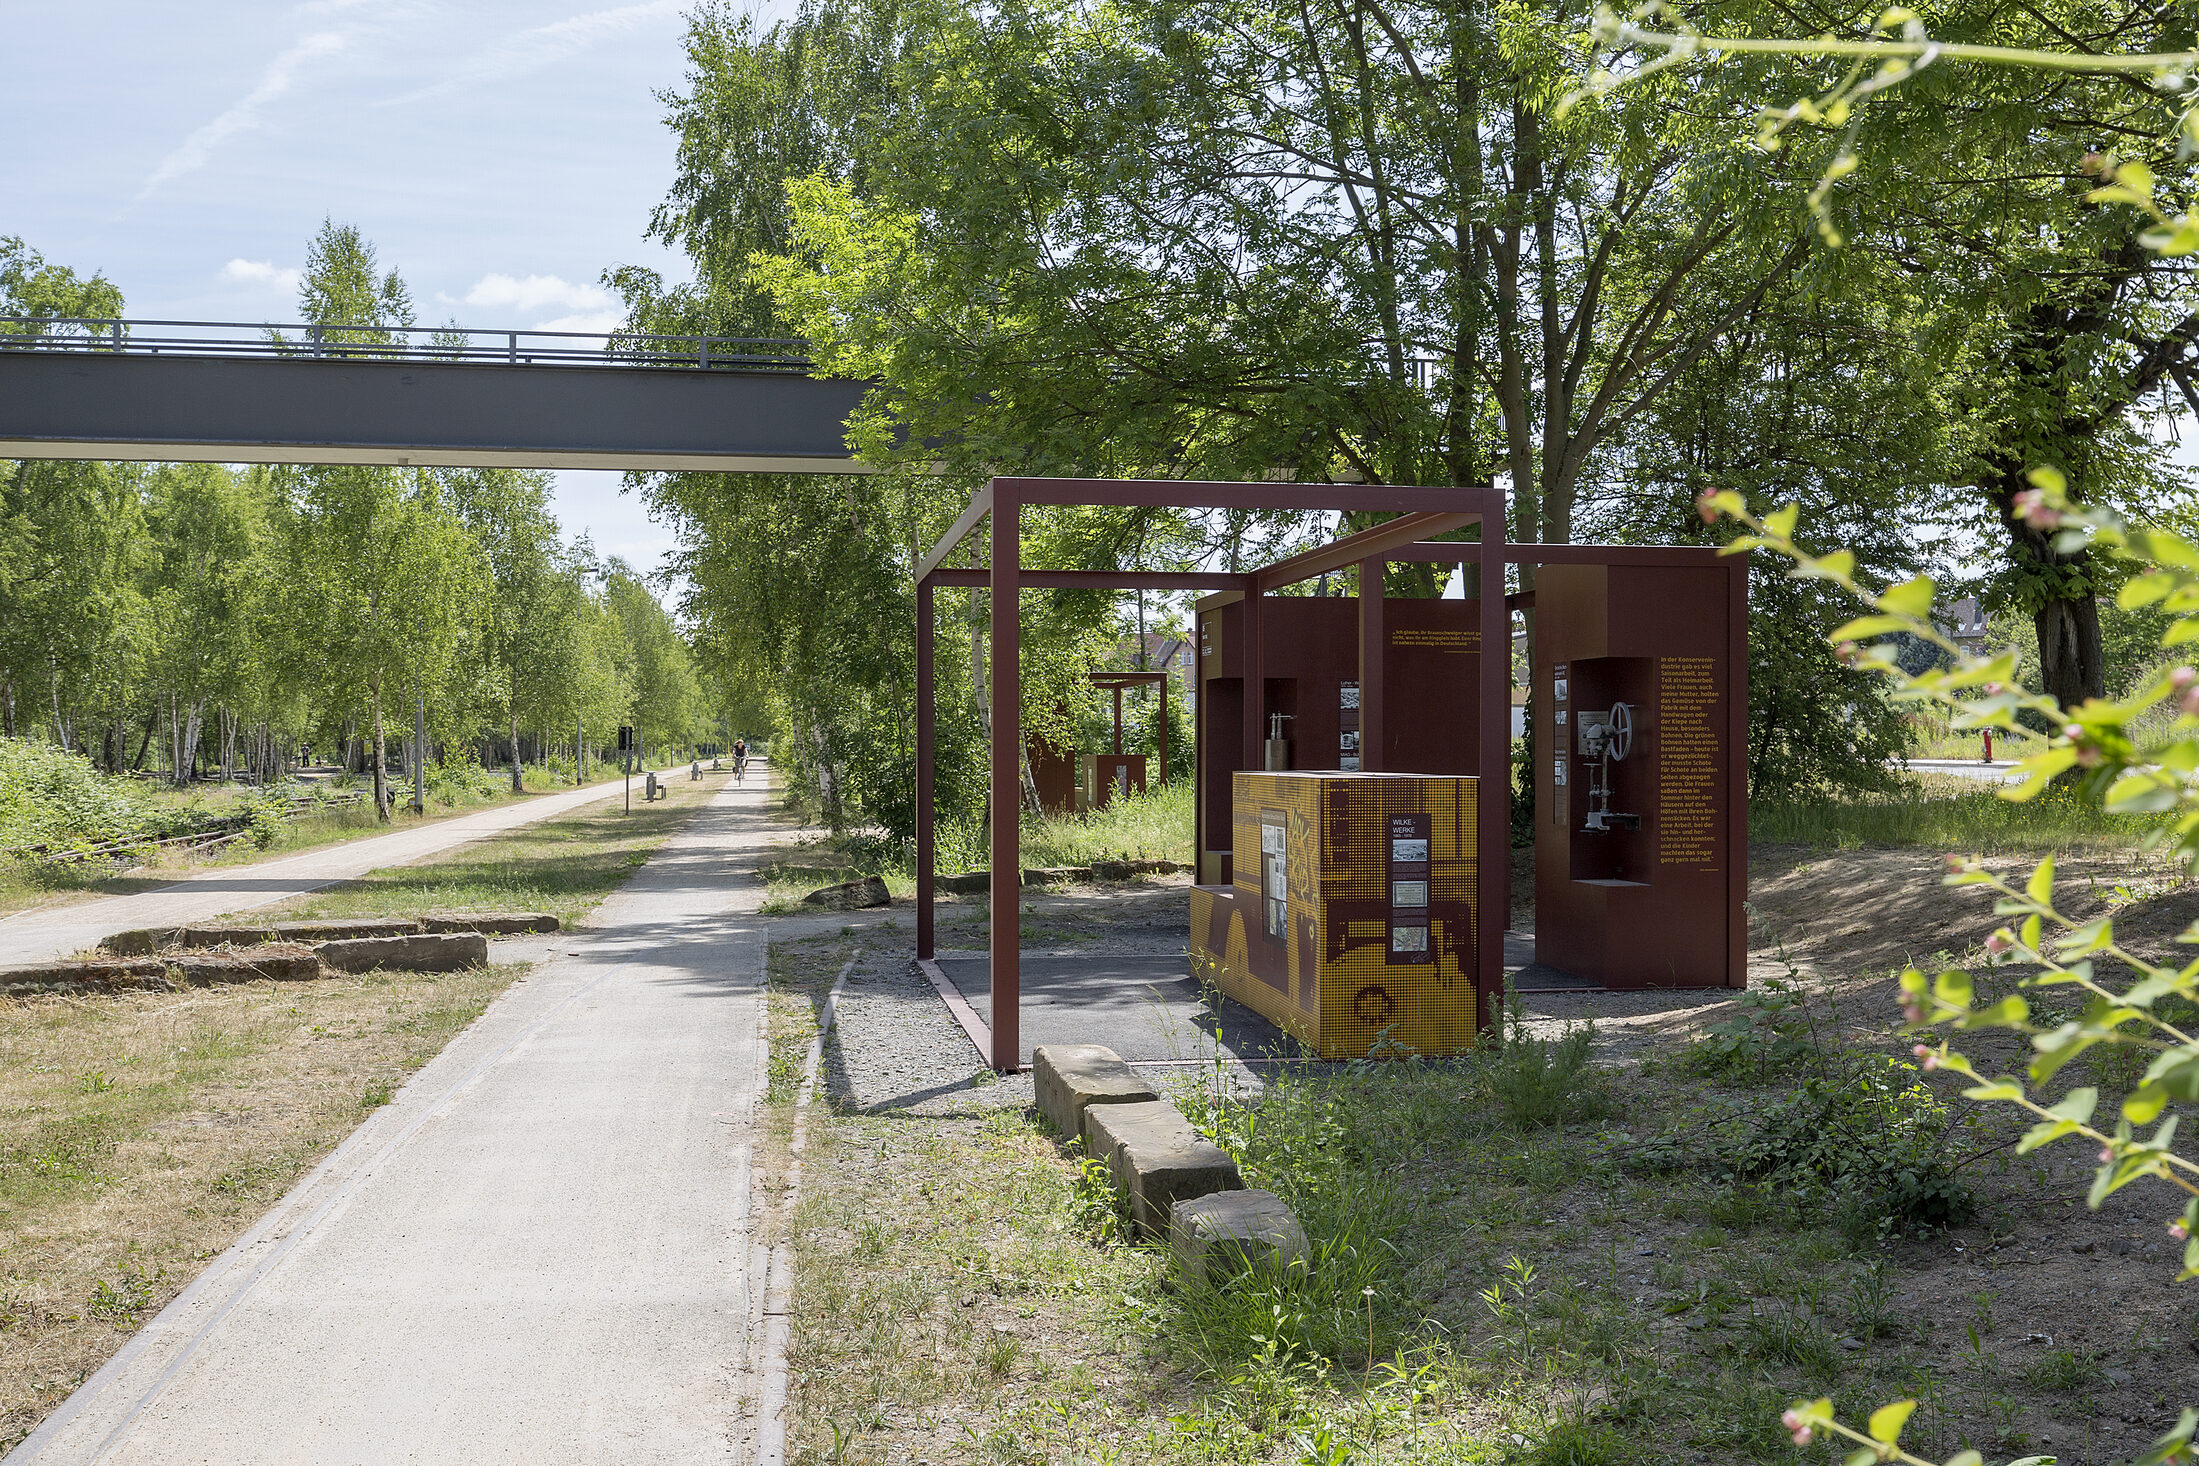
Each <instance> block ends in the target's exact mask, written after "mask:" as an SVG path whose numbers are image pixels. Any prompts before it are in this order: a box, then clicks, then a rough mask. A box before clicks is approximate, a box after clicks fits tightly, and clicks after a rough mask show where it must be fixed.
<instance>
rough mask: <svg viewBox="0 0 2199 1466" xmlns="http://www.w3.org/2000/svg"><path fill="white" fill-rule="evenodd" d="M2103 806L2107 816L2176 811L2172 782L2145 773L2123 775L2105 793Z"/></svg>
mask: <svg viewBox="0 0 2199 1466" xmlns="http://www.w3.org/2000/svg"><path fill="white" fill-rule="evenodd" d="M2103 804H2104V805H2105V807H2106V809H2107V810H2108V812H2109V813H2111V814H2160V813H2162V812H2163V811H2165V810H2171V809H2174V808H2175V807H2176V804H2177V787H2176V781H2175V780H2173V779H2166V778H2163V777H2162V776H2161V775H2159V774H2156V773H2150V772H2146V771H2140V772H2138V773H2135V774H2125V775H2123V777H2122V778H2120V779H2117V780H2116V781H2115V783H2114V785H2113V787H2111V788H2110V789H2109V790H2108V791H2107V798H2106V799H2105V800H2104V801H2103Z"/></svg>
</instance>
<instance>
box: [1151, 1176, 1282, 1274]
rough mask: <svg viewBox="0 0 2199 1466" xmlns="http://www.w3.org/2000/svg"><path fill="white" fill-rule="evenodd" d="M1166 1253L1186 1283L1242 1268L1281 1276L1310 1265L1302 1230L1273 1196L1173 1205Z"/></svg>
mask: <svg viewBox="0 0 2199 1466" xmlns="http://www.w3.org/2000/svg"><path fill="white" fill-rule="evenodd" d="M1168 1250H1169V1252H1170V1253H1171V1254H1172V1255H1173V1256H1174V1258H1175V1260H1176V1269H1177V1272H1178V1274H1179V1275H1180V1276H1181V1277H1182V1278H1183V1279H1184V1280H1185V1281H1186V1282H1190V1283H1204V1282H1207V1281H1210V1280H1219V1279H1221V1278H1224V1277H1227V1276H1229V1275H1231V1274H1233V1273H1237V1272H1241V1271H1243V1270H1245V1269H1246V1268H1259V1269H1265V1270H1269V1271H1275V1272H1281V1271H1284V1270H1286V1269H1288V1268H1289V1267H1290V1266H1291V1265H1292V1264H1294V1263H1303V1262H1307V1261H1310V1254H1309V1253H1308V1252H1307V1250H1306V1232H1305V1228H1303V1227H1301V1226H1299V1225H1298V1218H1297V1217H1296V1216H1294V1215H1292V1214H1291V1210H1290V1208H1289V1207H1287V1206H1285V1205H1283V1199H1282V1198H1281V1197H1279V1196H1277V1195H1276V1194H1275V1193H1274V1192H1272V1191H1216V1192H1212V1193H1210V1194H1208V1195H1206V1196H1198V1197H1191V1198H1189V1199H1186V1200H1183V1201H1179V1202H1177V1203H1176V1205H1175V1209H1174V1210H1173V1211H1172V1212H1171V1213H1170V1215H1169V1223H1168Z"/></svg>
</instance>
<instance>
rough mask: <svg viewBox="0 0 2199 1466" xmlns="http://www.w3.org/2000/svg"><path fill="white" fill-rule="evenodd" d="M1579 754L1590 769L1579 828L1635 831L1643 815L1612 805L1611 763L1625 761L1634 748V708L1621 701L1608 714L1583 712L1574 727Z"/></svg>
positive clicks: (1612, 706)
mask: <svg viewBox="0 0 2199 1466" xmlns="http://www.w3.org/2000/svg"><path fill="white" fill-rule="evenodd" d="M1576 736H1577V737H1578V739H1579V741H1580V757H1581V761H1582V762H1583V763H1586V764H1587V765H1588V766H1589V768H1590V773H1589V777H1588V813H1587V815H1586V817H1585V818H1583V820H1582V821H1581V828H1582V829H1584V830H1592V831H1594V832H1595V833H1597V834H1599V835H1600V834H1604V833H1606V832H1608V831H1611V830H1638V829H1640V828H1641V827H1642V817H1641V816H1640V815H1638V814H1621V813H1619V812H1617V811H1615V810H1613V809H1612V808H1611V766H1612V765H1613V764H1618V763H1624V762H1626V756H1627V754H1628V753H1630V752H1632V751H1633V748H1634V709H1633V708H1632V707H1630V706H1628V705H1627V704H1626V703H1623V702H1615V703H1613V704H1611V711H1609V712H1608V713H1582V714H1581V715H1580V722H1579V724H1578V726H1577V728H1576Z"/></svg>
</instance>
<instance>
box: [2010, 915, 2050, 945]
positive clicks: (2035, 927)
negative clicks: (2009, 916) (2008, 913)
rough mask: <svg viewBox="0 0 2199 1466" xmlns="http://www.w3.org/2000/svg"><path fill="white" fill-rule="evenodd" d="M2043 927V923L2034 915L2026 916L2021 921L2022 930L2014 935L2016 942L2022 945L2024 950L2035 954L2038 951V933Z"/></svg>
mask: <svg viewBox="0 0 2199 1466" xmlns="http://www.w3.org/2000/svg"><path fill="white" fill-rule="evenodd" d="M2044 926H2045V923H2044V921H2043V920H2042V919H2041V918H2040V917H2039V916H2038V915H2037V914H2036V913H2034V914H2033V915H2030V916H2027V917H2025V918H2024V919H2023V930H2022V931H2020V932H2018V933H2017V934H2016V940H2017V941H2019V942H2021V943H2023V945H2024V950H2026V951H2030V952H2036V951H2038V950H2039V933H2040V931H2041V930H2042V929H2043V927H2044Z"/></svg>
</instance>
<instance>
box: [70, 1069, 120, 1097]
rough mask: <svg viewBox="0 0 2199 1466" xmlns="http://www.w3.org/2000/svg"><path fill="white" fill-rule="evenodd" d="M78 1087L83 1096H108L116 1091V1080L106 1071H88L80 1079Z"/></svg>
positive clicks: (77, 1082)
mask: <svg viewBox="0 0 2199 1466" xmlns="http://www.w3.org/2000/svg"><path fill="white" fill-rule="evenodd" d="M76 1087H77V1091H78V1092H79V1093H81V1094H107V1093H110V1092H112V1090H113V1089H114V1087H115V1080H114V1077H113V1076H112V1075H110V1074H109V1073H107V1071H106V1070H104V1069H88V1070H86V1071H85V1072H84V1073H83V1074H82V1075H81V1076H79V1077H78V1079H77V1081H76Z"/></svg>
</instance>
